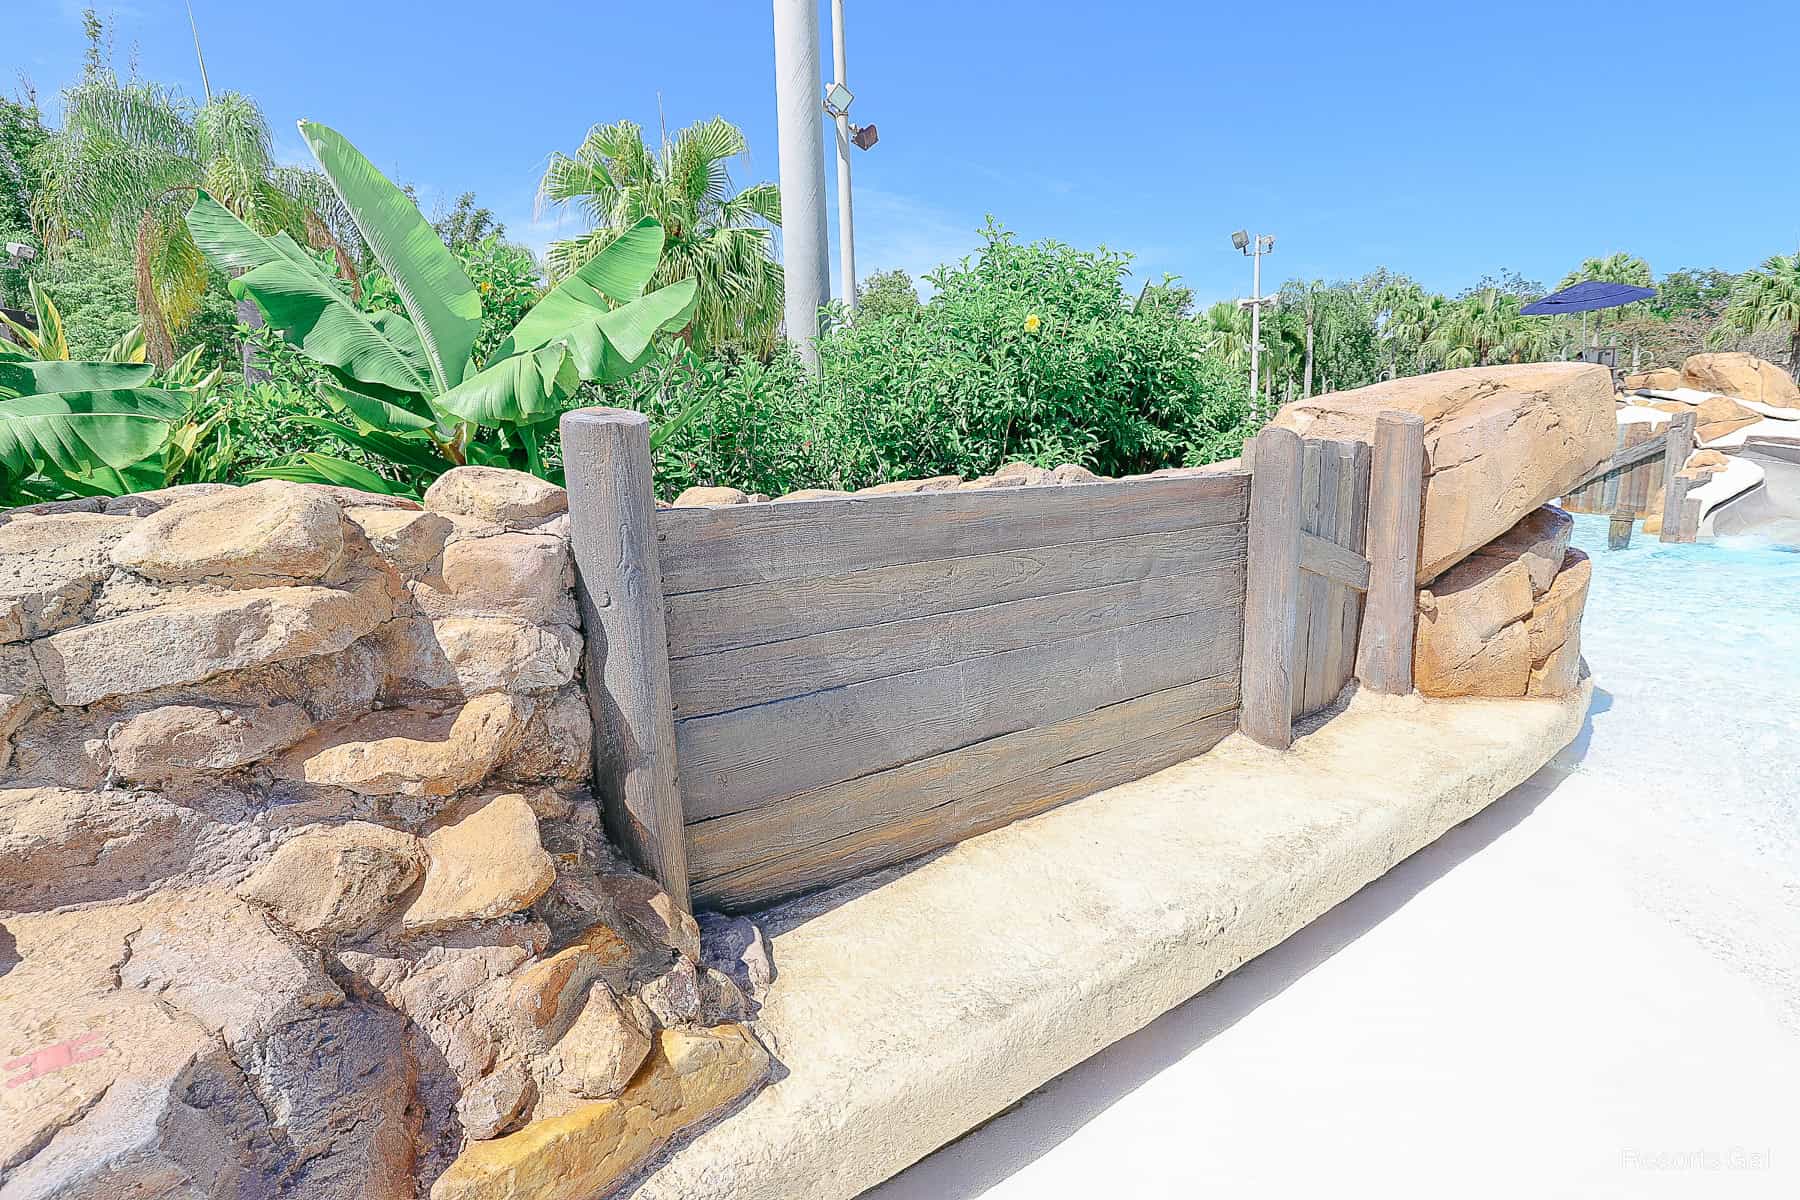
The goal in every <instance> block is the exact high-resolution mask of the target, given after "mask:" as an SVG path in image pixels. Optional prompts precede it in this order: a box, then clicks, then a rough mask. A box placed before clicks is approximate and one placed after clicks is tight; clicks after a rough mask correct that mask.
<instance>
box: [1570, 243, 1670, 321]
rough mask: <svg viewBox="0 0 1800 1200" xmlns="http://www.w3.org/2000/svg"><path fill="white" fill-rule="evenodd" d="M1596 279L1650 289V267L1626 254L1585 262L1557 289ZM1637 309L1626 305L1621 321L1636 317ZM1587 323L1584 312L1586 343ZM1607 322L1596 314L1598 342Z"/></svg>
mask: <svg viewBox="0 0 1800 1200" xmlns="http://www.w3.org/2000/svg"><path fill="white" fill-rule="evenodd" d="M1593 280H1597V281H1600V282H1603V283H1628V284H1630V285H1632V286H1633V287H1649V286H1650V280H1651V273H1650V264H1649V263H1647V262H1645V261H1644V260H1643V259H1641V258H1639V257H1638V256H1637V255H1635V254H1626V253H1624V252H1623V251H1620V252H1618V253H1615V254H1608V255H1607V256H1606V257H1605V258H1587V259H1583V260H1582V262H1581V265H1580V266H1579V267H1576V268H1575V269H1574V270H1573V271H1570V272H1569V273H1568V274H1567V275H1564V276H1563V281H1562V282H1561V283H1559V284H1557V285H1556V288H1557V290H1558V291H1561V290H1562V289H1563V288H1566V287H1573V286H1574V285H1576V284H1578V283H1587V282H1589V281H1593ZM1636 309H1637V306H1636V305H1634V304H1627V305H1625V306H1624V307H1623V308H1622V309H1621V310H1620V311H1619V317H1618V319H1619V320H1623V319H1624V318H1625V317H1626V316H1629V315H1633V314H1634V312H1635V311H1636ZM1587 321H1588V318H1587V314H1586V313H1583V314H1582V316H1581V329H1582V335H1583V340H1585V339H1586V335H1587ZM1604 323H1605V318H1604V317H1603V316H1601V315H1600V313H1598V312H1596V313H1595V314H1594V337H1595V338H1596V339H1598V338H1599V336H1600V327H1601V325H1602V324H1604ZM1615 323H1616V322H1615Z"/></svg>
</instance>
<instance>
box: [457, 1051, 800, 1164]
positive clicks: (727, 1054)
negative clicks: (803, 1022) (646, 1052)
mask: <svg viewBox="0 0 1800 1200" xmlns="http://www.w3.org/2000/svg"><path fill="white" fill-rule="evenodd" d="M768 1071H769V1056H768V1052H767V1051H765V1050H764V1049H763V1048H762V1047H761V1046H759V1045H758V1044H757V1043H756V1041H755V1039H754V1038H752V1037H751V1036H750V1034H749V1032H748V1031H747V1030H745V1029H744V1028H743V1027H741V1026H737V1025H723V1026H720V1027H718V1028H716V1029H708V1030H686V1029H667V1030H664V1031H663V1032H662V1034H661V1035H660V1036H659V1038H658V1041H657V1045H656V1047H655V1049H654V1050H653V1051H652V1053H651V1055H650V1058H649V1061H648V1063H647V1064H646V1065H645V1067H644V1069H643V1070H642V1071H640V1072H639V1074H638V1076H637V1078H635V1079H634V1080H633V1081H632V1082H631V1085H630V1086H629V1087H627V1088H626V1089H625V1091H624V1093H623V1094H622V1095H620V1096H618V1097H617V1098H616V1099H611V1100H596V1101H592V1102H589V1103H587V1104H582V1105H580V1106H579V1107H577V1108H575V1109H573V1110H572V1111H570V1112H568V1113H565V1114H563V1115H561V1116H557V1117H550V1118H547V1119H545V1120H541V1121H534V1122H532V1123H531V1124H530V1125H527V1126H526V1127H525V1128H523V1129H521V1130H519V1131H518V1132H517V1133H513V1134H509V1135H507V1136H506V1137H502V1138H495V1139H493V1140H491V1141H483V1142H474V1143H472V1144H470V1145H469V1146H467V1147H465V1148H464V1150H463V1152H462V1154H461V1155H460V1156H458V1158H457V1159H456V1161H455V1162H453V1163H451V1164H450V1167H449V1169H448V1170H446V1171H445V1172H444V1173H443V1174H442V1175H440V1176H439V1177H438V1180H437V1182H436V1183H434V1184H433V1185H432V1188H431V1200H517V1198H518V1197H523V1196H530V1197H531V1198H532V1200H588V1198H589V1197H593V1196H597V1195H604V1194H606V1193H607V1190H608V1189H609V1188H611V1187H613V1186H614V1185H615V1184H617V1183H619V1182H620V1181H622V1180H624V1179H625V1178H626V1177H627V1176H629V1175H630V1174H631V1173H632V1172H633V1171H635V1170H636V1169H637V1168H638V1167H640V1166H641V1165H643V1163H644V1162H645V1161H647V1160H648V1159H649V1158H650V1156H651V1155H653V1154H655V1153H656V1152H657V1151H658V1150H660V1149H661V1148H662V1147H663V1146H664V1145H665V1144H667V1143H668V1142H669V1140H670V1139H671V1138H673V1137H674V1136H675V1135H676V1134H677V1133H679V1132H680V1131H681V1130H682V1129H684V1128H686V1127H687V1126H689V1125H692V1124H695V1123H696V1122H698V1121H702V1120H704V1119H706V1118H707V1117H709V1116H711V1115H712V1114H714V1113H717V1112H719V1111H721V1110H723V1109H725V1108H727V1107H729V1106H730V1105H732V1104H735V1103H736V1102H737V1101H738V1100H740V1099H741V1098H742V1097H743V1096H745V1095H746V1094H747V1093H749V1092H750V1091H751V1090H752V1089H754V1088H755V1087H756V1086H757V1085H758V1084H760V1083H761V1082H762V1081H763V1080H764V1079H765V1078H767V1076H768Z"/></svg>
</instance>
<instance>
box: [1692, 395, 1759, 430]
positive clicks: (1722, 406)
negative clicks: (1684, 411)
mask: <svg viewBox="0 0 1800 1200" xmlns="http://www.w3.org/2000/svg"><path fill="white" fill-rule="evenodd" d="M1694 419H1695V420H1696V421H1698V422H1699V423H1700V424H1701V425H1718V424H1723V423H1727V422H1731V421H1744V420H1751V421H1754V420H1760V419H1761V418H1760V417H1758V415H1757V414H1756V413H1754V412H1752V411H1751V410H1750V409H1747V408H1745V407H1744V406H1743V405H1741V404H1739V403H1738V402H1737V401H1736V400H1733V399H1732V398H1731V397H1730V396H1708V397H1707V398H1706V399H1704V400H1702V401H1701V402H1700V403H1699V404H1697V405H1695V407H1694Z"/></svg>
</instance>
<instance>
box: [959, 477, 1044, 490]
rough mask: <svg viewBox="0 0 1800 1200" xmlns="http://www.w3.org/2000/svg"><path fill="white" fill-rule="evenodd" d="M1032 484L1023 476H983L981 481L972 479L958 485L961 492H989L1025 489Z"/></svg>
mask: <svg viewBox="0 0 1800 1200" xmlns="http://www.w3.org/2000/svg"><path fill="white" fill-rule="evenodd" d="M1029 482H1031V481H1030V480H1028V479H1026V478H1025V476H1023V475H1004V476H1003V475H983V476H981V478H979V479H971V480H968V481H967V482H965V483H959V484H957V485H956V490H957V491H959V492H987V491H992V490H994V489H995V488H1016V487H1024V486H1025V485H1026V484H1028V483H1029Z"/></svg>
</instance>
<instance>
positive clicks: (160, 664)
mask: <svg viewBox="0 0 1800 1200" xmlns="http://www.w3.org/2000/svg"><path fill="white" fill-rule="evenodd" d="M165 511H179V510H177V509H170V510H165ZM148 519H150V520H154V519H155V518H154V517H152V518H148ZM390 611H391V610H390V609H389V607H388V606H387V604H386V603H385V598H384V597H381V596H380V595H379V594H376V593H373V592H371V591H364V592H361V593H358V592H349V591H339V590H337V589H335V588H327V587H282V588H262V589H256V590H251V591H243V592H235V593H233V594H231V595H226V596H206V597H200V598H195V599H190V600H186V601H183V602H181V603H177V604H171V605H168V606H167V607H164V608H154V609H150V610H148V611H146V612H140V613H132V614H130V615H129V616H123V617H115V618H113V619H112V620H110V621H102V622H99V623H98V624H93V625H82V626H77V627H76V628H73V629H65V630H63V631H62V632H60V633H56V634H52V635H51V636H50V637H48V638H44V639H42V640H40V641H38V642H36V643H34V644H33V646H32V650H33V652H34V653H35V654H36V655H37V658H38V665H39V666H40V667H41V668H42V669H43V672H44V680H45V683H46V684H47V685H48V687H49V689H50V695H51V698H52V699H54V700H55V701H56V703H58V704H61V705H83V704H92V703H93V702H94V701H96V700H103V699H105V698H106V697H108V696H123V695H131V694H134V693H137V692H147V691H151V690H152V689H154V688H159V687H168V686H170V685H172V684H181V683H195V682H198V681H200V680H202V679H206V678H208V677H209V676H212V675H216V674H218V673H220V672H221V671H230V670H234V669H236V668H241V667H252V666H260V665H262V664H265V663H274V662H282V661H285V660H287V659H294V658H303V657H306V656H310V655H322V654H334V653H336V652H337V651H340V650H343V649H344V648H345V647H347V646H349V645H350V643H352V642H354V641H356V640H357V639H358V638H360V637H362V636H363V635H364V634H366V633H368V632H370V631H371V630H373V629H374V628H375V627H376V626H378V625H380V624H381V623H382V622H383V621H385V620H386V619H387V618H388V615H389V612H390ZM150 646H155V647H167V648H169V650H168V651H167V652H164V653H151V654H146V653H145V652H144V650H145V647H150ZM176 648H179V651H178V652H177V651H176Z"/></svg>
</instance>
